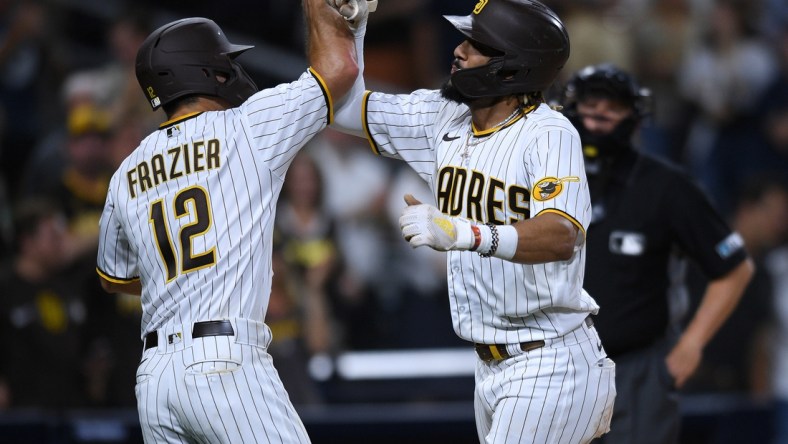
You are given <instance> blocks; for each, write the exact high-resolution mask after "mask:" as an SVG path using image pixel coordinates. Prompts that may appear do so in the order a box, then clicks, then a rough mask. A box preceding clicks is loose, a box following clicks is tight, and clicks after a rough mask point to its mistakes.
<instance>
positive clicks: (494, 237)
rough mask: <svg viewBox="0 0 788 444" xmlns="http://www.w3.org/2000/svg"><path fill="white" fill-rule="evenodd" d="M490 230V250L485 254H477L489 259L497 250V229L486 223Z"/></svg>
mask: <svg viewBox="0 0 788 444" xmlns="http://www.w3.org/2000/svg"><path fill="white" fill-rule="evenodd" d="M484 225H487V226H488V227H489V228H490V234H491V235H492V242H491V243H490V250H489V251H488V252H486V253H482V252H479V256H481V257H490V256H492V255H493V254H495V252H496V251H497V250H498V227H496V226H495V225H493V224H491V223H489V222H488V223H486V224H484Z"/></svg>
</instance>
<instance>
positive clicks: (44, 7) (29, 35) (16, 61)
mask: <svg viewBox="0 0 788 444" xmlns="http://www.w3.org/2000/svg"><path fill="white" fill-rule="evenodd" d="M52 10H53V8H52V7H51V5H49V4H48V3H45V2H42V1H39V0H21V1H14V0H0V136H2V137H1V138H0V172H1V173H2V174H4V175H5V176H6V178H7V180H8V183H7V186H8V188H9V195H10V196H11V198H12V199H15V198H16V197H17V196H16V195H17V191H18V184H19V180H20V175H21V173H22V172H23V170H24V165H25V163H26V162H27V159H28V155H29V152H30V148H31V147H32V146H33V145H34V144H35V142H36V140H37V137H39V134H40V132H41V131H42V130H45V129H46V128H47V126H48V125H47V124H48V123H49V122H48V121H51V120H52V118H54V117H55V115H56V114H55V113H54V112H53V109H52V108H51V107H50V106H49V105H50V103H48V101H49V100H51V98H52V97H54V96H56V94H55V91H56V90H57V89H58V88H59V86H60V85H59V82H60V79H61V77H62V75H63V72H64V66H63V63H61V62H59V61H58V59H59V57H60V54H59V52H58V48H59V47H60V46H61V45H60V40H62V36H60V35H58V34H57V33H56V31H57V27H55V26H53V23H52V20H51V19H52V15H53V14H52Z"/></svg>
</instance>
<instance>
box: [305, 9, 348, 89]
mask: <svg viewBox="0 0 788 444" xmlns="http://www.w3.org/2000/svg"><path fill="white" fill-rule="evenodd" d="M303 5H304V17H305V19H306V27H307V30H308V32H307V57H308V58H309V64H310V66H311V67H312V68H313V69H314V70H315V71H317V73H318V74H319V75H320V76H321V77H322V79H323V81H324V82H325V83H326V87H327V88H328V90H329V93H330V94H331V98H332V100H334V101H335V102H337V101H341V100H343V99H344V97H345V95H346V94H347V92H348V91H349V90H350V88H351V87H352V86H353V82H354V81H355V79H356V76H357V75H358V65H357V63H356V54H355V44H354V38H353V33H352V32H351V31H350V28H348V25H347V23H346V21H345V19H344V18H343V17H342V16H341V15H340V14H339V12H338V11H337V10H336V9H334V8H332V7H331V6H329V5H328V3H326V1H325V0H303Z"/></svg>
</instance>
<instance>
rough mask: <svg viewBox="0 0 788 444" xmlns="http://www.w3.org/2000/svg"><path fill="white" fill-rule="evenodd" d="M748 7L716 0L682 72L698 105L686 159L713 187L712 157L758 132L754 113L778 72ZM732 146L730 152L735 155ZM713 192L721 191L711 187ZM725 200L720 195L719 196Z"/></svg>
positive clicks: (742, 152)
mask: <svg viewBox="0 0 788 444" xmlns="http://www.w3.org/2000/svg"><path fill="white" fill-rule="evenodd" d="M743 6H746V3H745V2H742V3H737V2H736V0H716V1H715V3H714V7H713V9H712V13H711V17H710V18H709V19H708V22H707V23H706V26H707V27H708V29H706V30H705V35H704V36H703V38H702V40H701V42H700V45H697V46H695V47H693V48H690V49H689V50H688V51H687V53H686V56H685V59H684V62H683V65H682V68H681V70H680V72H679V79H680V84H679V88H680V91H681V93H682V95H683V96H684V97H685V98H686V99H687V100H689V101H690V102H691V103H692V104H693V105H694V106H695V107H696V108H697V116H696V117H695V118H694V121H693V122H692V126H691V128H690V132H689V135H688V140H687V145H686V152H685V157H686V162H687V163H688V165H689V168H690V170H691V172H693V173H695V174H697V175H699V176H700V177H701V180H702V181H703V182H704V183H705V184H706V186H707V187H713V186H714V184H709V181H708V178H707V177H706V176H705V175H704V173H705V172H706V170H707V167H706V162H708V160H709V159H710V158H712V157H713V156H714V155H715V154H713V153H716V151H717V150H725V149H726V148H724V145H725V144H728V146H729V147H730V150H738V151H737V153H736V155H735V158H736V159H742V158H744V157H746V156H747V155H748V154H747V148H746V147H747V145H746V144H745V145H742V141H746V140H747V139H748V138H749V137H750V136H751V135H752V134H753V132H754V128H755V125H753V121H752V120H751V118H752V112H753V111H754V109H755V105H756V104H757V103H758V102H757V101H758V99H759V97H760V96H761V94H762V93H763V92H764V90H765V89H766V87H767V86H768V85H769V83H770V82H771V81H772V80H773V79H774V76H775V74H776V63H775V60H774V57H773V55H772V53H771V52H770V50H769V47H768V46H767V45H765V44H764V42H762V41H761V40H759V39H758V37H757V35H756V34H755V32H754V31H753V29H751V27H750V26H749V25H750V22H749V21H748V17H747V16H746V14H745V12H746V10H745V9H744V7H743ZM730 150H729V151H728V153H729V154H730ZM710 192H711V193H712V194H713V196H715V197H717V196H719V195H720V193H719V192H718V190H714V189H712V190H711V191H710ZM715 203H716V204H717V205H719V204H720V203H721V202H720V200H719V199H715Z"/></svg>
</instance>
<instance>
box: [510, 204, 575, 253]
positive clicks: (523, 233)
mask: <svg viewBox="0 0 788 444" xmlns="http://www.w3.org/2000/svg"><path fill="white" fill-rule="evenodd" d="M513 226H514V227H515V229H516V230H517V235H518V236H517V238H518V239H517V249H516V250H515V253H514V256H513V257H512V259H511V260H512V262H517V263H520V264H543V263H547V262H556V261H565V260H568V259H569V258H571V257H572V254H573V253H574V247H575V242H576V240H577V235H578V233H577V231H578V229H577V227H576V226H574V225H573V224H572V223H571V222H570V221H568V220H567V219H566V218H564V217H562V216H560V215H558V214H554V213H546V214H541V215H539V216H537V217H534V218H532V219H527V220H523V221H520V222H517V223H516V224H514V225H513Z"/></svg>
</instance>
